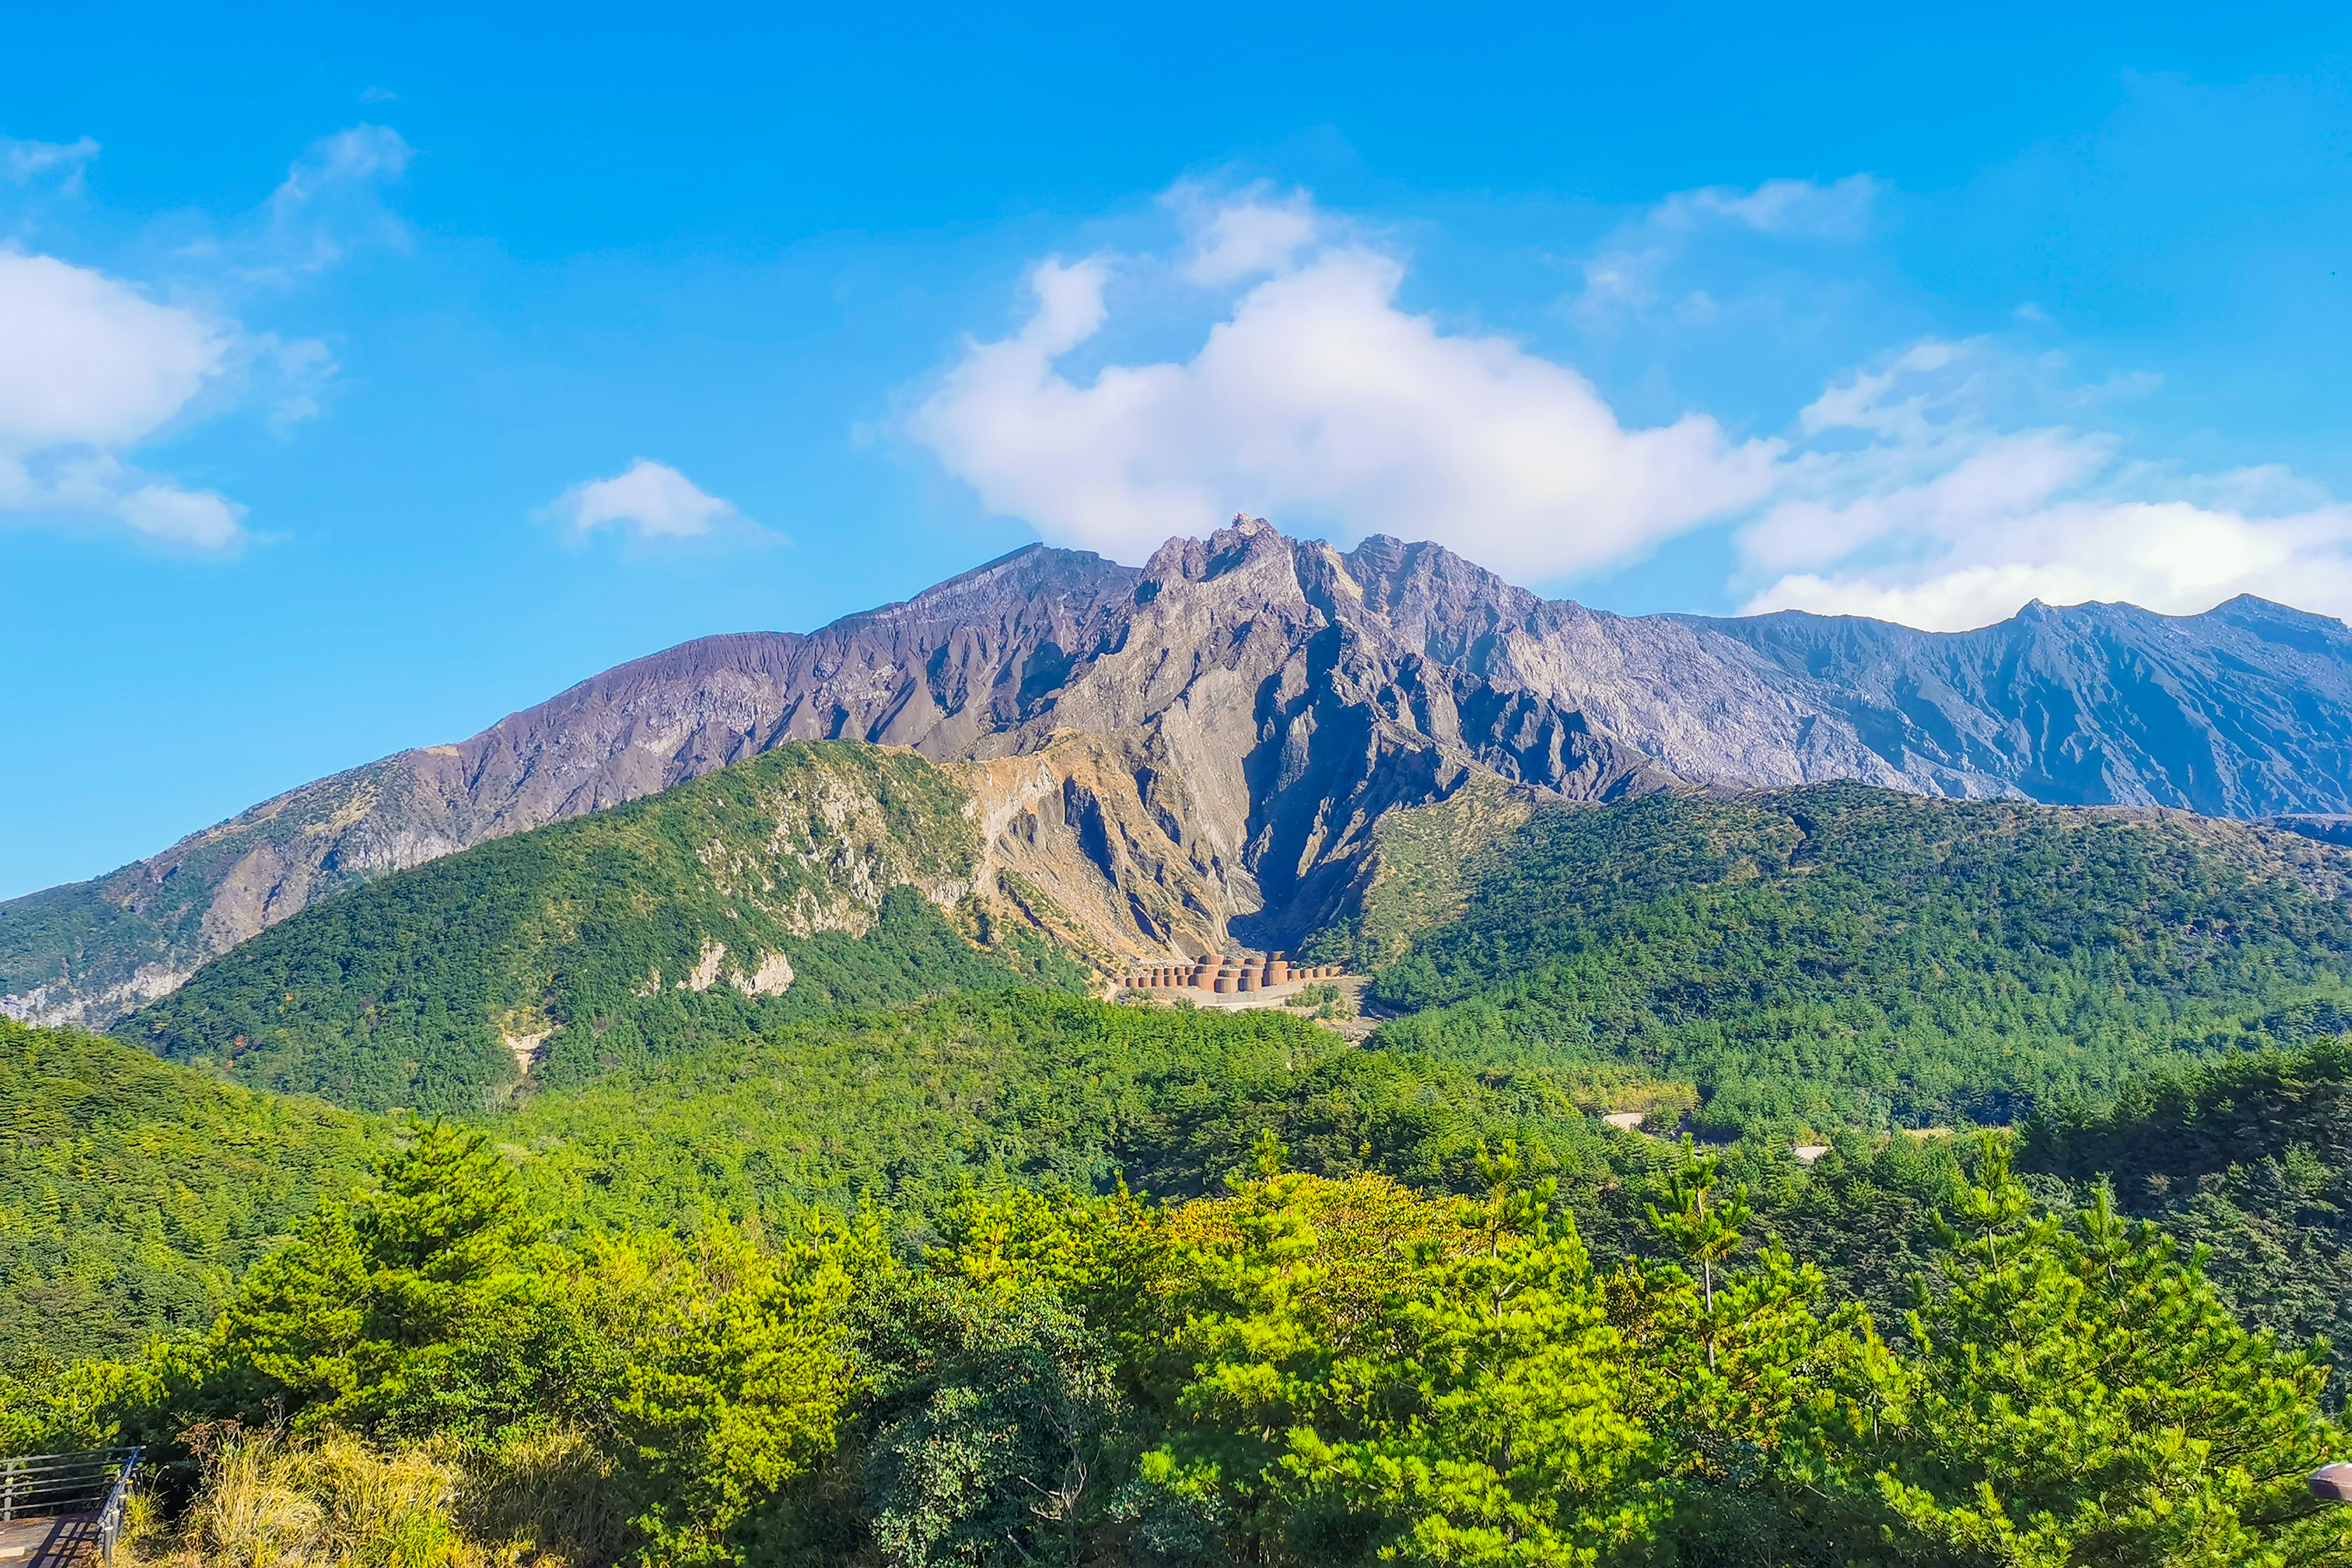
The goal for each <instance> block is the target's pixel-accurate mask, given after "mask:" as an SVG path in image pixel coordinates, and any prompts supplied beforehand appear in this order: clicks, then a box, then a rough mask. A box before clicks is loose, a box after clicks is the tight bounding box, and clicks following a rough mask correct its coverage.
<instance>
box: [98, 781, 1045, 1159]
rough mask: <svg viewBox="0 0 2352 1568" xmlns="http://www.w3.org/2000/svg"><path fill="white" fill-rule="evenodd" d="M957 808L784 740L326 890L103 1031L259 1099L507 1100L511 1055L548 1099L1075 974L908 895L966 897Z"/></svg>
mask: <svg viewBox="0 0 2352 1568" xmlns="http://www.w3.org/2000/svg"><path fill="white" fill-rule="evenodd" d="M968 804H969V796H968V795H966V793H965V792H964V791H962V790H961V789H960V788H959V787H958V786H957V785H956V784H954V783H953V782H952V781H951V780H950V779H949V778H948V777H947V776H946V775H945V774H943V773H940V771H939V770H938V769H936V768H934V767H932V766H931V765H930V764H929V763H926V762H924V761H923V760H922V759H921V758H919V757H918V756H915V755H914V754H912V753H911V752H891V751H886V750H884V749H882V748H879V747H873V746H861V745H854V744H845V743H833V742H818V743H812V744H793V745H786V746H779V747H777V748H776V749H775V750H773V751H771V752H764V753H762V754H761V755H760V756H758V757H755V758H752V759H751V760H750V761H748V762H744V763H738V764H736V765H735V766H734V767H731V768H728V769H725V770H723V771H721V772H719V773H713V774H710V775H709V776H708V777H705V778H701V779H698V780H695V781H694V782H692V783H690V784H682V785H680V786H678V787H677V788H676V789H673V790H670V791H667V793H665V794H662V795H654V796H651V797H649V798H647V799H645V800H641V801H637V802H635V803H634V804H631V805H624V806H620V807H617V808H615V809H614V810H612V811H608V812H603V813H600V814H598V815H596V816H585V817H580V818H576V819H574V820H572V821H569V822H562V823H557V824H554V825H552V826H546V827H541V828H539V829H536V830H534V831H532V832H530V833H522V834H517V835H515V836H514V837H509V838H501V839H496V840H493V841H491V842H490V843H488V844H483V845H478V846H477V847H474V848H471V849H468V850H466V851H464V852H463V853H460V854H457V855H452V856H449V857H447V858H444V859H440V860H436V861H433V862H431V863H430V864H427V865H425V866H420V867H418V868H415V869H414V870H409V871H404V872H401V873H399V874H397V875H394V876H390V877H385V878H383V879H379V880H377V881H373V882H371V883H368V884H366V885H364V886H362V887H359V888H355V889H348V890H346V891H344V892H342V893H341V894H338V895H337V896H336V897H334V898H331V899H328V900H322V901H321V902H320V903H319V904H317V905H316V906H314V907H312V908H310V909H308V910H303V911H302V912H301V913H300V914H299V915H297V916H295V917H294V918H293V919H291V920H289V921H284V922H283V923H281V924H279V925H277V926H274V927H272V928H270V929H269V930H268V931H265V932H263V933H262V934H261V935H260V936H258V937H256V938H255V939H254V940H252V941H251V942H247V943H246V944H245V945H243V946H242V947H239V948H237V949H236V950H235V951H234V952H230V953H228V954H226V955H225V956H223V957H221V958H219V959H215V961H214V962H212V963H208V964H206V965H205V967H204V968H203V969H202V970H201V971H199V972H198V973H197V974H196V976H195V978H194V979H193V980H191V981H190V982H189V983H188V984H186V985H185V986H184V987H183V988H182V989H181V990H179V991H178V992H176V993H174V994H173V995H171V996H169V997H166V998H164V999H163V1001H161V1002H158V1003H156V1004H155V1005H152V1006H150V1007H148V1008H146V1009H145V1010H144V1011H142V1012H140V1013H138V1014H135V1015H133V1016H131V1018H130V1019H128V1020H126V1021H125V1022H124V1023H123V1025H122V1026H121V1028H120V1029H119V1030H118V1031H117V1032H118V1033H119V1034H121V1036H122V1037H124V1038H126V1039H132V1040H137V1041H139V1042H140V1043H142V1044H144V1045H147V1046H149V1047H152V1049H154V1050H155V1051H157V1052H159V1053H161V1054H162V1055H163V1056H165V1057H167V1058H171V1059H173V1060H175V1061H185V1062H192V1063H200V1064H205V1065H210V1066H215V1067H218V1068H224V1069H226V1070H230V1071H233V1072H234V1073H235V1075H236V1079H237V1081H239V1082H241V1083H247V1084H251V1085H253V1086H255V1087H257V1088H268V1089H279V1090H285V1091H290V1092H298V1093H304V1092H307V1093H315V1094H320V1095H323V1096H325V1097H326V1098H328V1099H330V1100H334V1101H335V1102H336V1103H338V1104H341V1105H345V1106H349V1107H352V1108H353V1109H359V1110H389V1109H392V1108H395V1107H400V1108H406V1109H409V1110H424V1111H450V1112H461V1113H462V1112H478V1111H480V1110H484V1109H485V1108H486V1107H492V1106H495V1105H497V1104H498V1103H499V1102H500V1101H501V1100H503V1099H504V1098H506V1097H507V1095H508V1094H509V1092H510V1091H511V1090H512V1089H514V1087H515V1086H516V1084H517V1082H518V1079H519V1078H520V1071H519V1068H518V1061H517V1056H516V1049H517V1046H518V1044H519V1043H535V1045H536V1047H537V1049H538V1050H539V1053H540V1059H539V1061H538V1063H537V1065H536V1066H535V1067H533V1068H531V1071H530V1077H531V1079H532V1080H533V1082H534V1083H535V1084H540V1085H555V1086H560V1085H563V1084H567V1083H575V1082H580V1081H583V1080H586V1079H592V1078H593V1077H595V1076H597V1075H599V1074H601V1073H604V1072H609V1071H612V1070H613V1069H614V1068H620V1067H625V1066H630V1065H634V1064H636V1063H641V1062H644V1061H646V1060H649V1059H652V1058H657V1057H660V1056H663V1055H667V1054H669V1053H672V1052H676V1051H679V1050H684V1049H690V1048H691V1047H694V1046H696V1045H698V1044H701V1043H705V1042H710V1041H725V1040H731V1039H735V1038H737V1037H741V1036H743V1035H746V1034H750V1033H753V1032H756V1031H757V1030H759V1029H761V1028H762V1027H765V1026H769V1025H772V1024H774V1023H777V1022H780V1021H782V1020H784V1019H788V1018H793V1017H801V1016H810V1015H813V1014H816V1013H821V1012H824V1011H827V1010H829V1009H831V1008H835V1007H838V1006H842V1005H849V1004H857V1003H873V1002H891V1001H903V1000H908V999H911V998H914V997H917V996H922V995H928V994H937V993H941V992H950V991H977V990H983V989H988V988H991V987H1003V986H1009V985H1014V984H1030V985H1037V984H1045V985H1063V986H1076V985H1079V984H1083V983H1084V980H1085V978H1086V972H1085V971H1084V970H1083V969H1082V968H1081V967H1080V966H1079V965H1077V964H1076V963H1073V962H1072V961H1071V960H1070V959H1068V958H1067V957H1066V956H1065V955H1063V954H1062V953H1061V952H1060V951H1059V950H1058V949H1055V948H1053V947H1052V946H1051V945H1050V944H1048V943H1046V942H1045V941H1044V940H1043V939H1042V938H1039V937H1036V936H1034V934H1032V933H1029V932H1026V931H983V930H982V925H983V922H982V921H979V920H978V919H976V918H975V919H972V920H971V921H967V922H966V923H967V925H968V926H969V927H970V928H971V929H970V930H969V931H959V930H958V929H957V928H956V927H955V926H954V925H952V924H950V921H949V920H948V918H947V917H946V916H945V915H944V914H943V913H942V912H941V911H940V909H939V907H938V906H937V905H935V904H933V903H932V902H931V901H930V900H928V899H926V898H924V897H922V896H920V895H919V893H918V892H917V891H916V890H915V887H916V886H917V885H923V886H941V887H968V886H969V884H970V882H971V878H972V876H973V873H974V869H975V867H976V864H977V861H978V858H979V840H978V837H977V835H976V832H975V830H974V828H973V826H972V825H971V821H970V820H969V819H968V818H967V817H966V816H964V814H963V813H964V807H965V806H966V805H968ZM976 935H984V936H987V937H990V938H993V939H994V940H993V941H992V942H974V941H973V940H972V938H973V937H974V936H976ZM778 956H781V958H782V961H783V964H784V965H788V978H789V988H788V989H780V987H781V986H782V984H783V983H784V982H785V980H786V979H787V972H786V970H785V969H784V968H783V967H781V966H777V965H775V964H774V960H775V959H776V958H777V957H778ZM763 963H767V964H769V965H770V968H769V969H768V970H767V972H766V974H765V977H764V979H763V978H762V972H761V966H762V964H763ZM524 1048H526V1049H528V1048H530V1046H529V1045H528V1044H526V1045H524Z"/></svg>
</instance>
